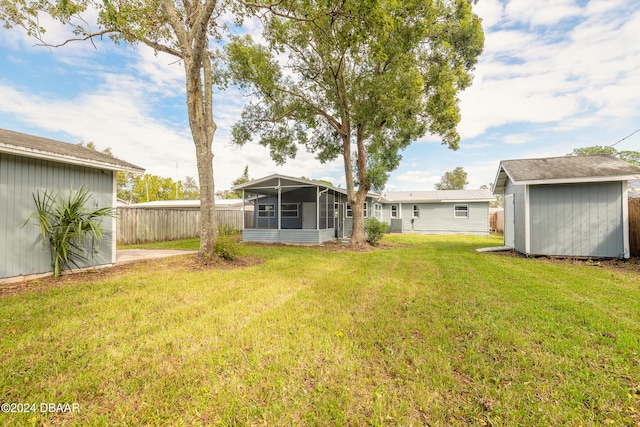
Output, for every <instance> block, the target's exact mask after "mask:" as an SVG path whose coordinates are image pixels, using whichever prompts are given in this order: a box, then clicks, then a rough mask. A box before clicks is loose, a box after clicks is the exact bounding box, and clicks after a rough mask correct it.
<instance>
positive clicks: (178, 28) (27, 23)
mask: <svg viewBox="0 0 640 427" xmlns="http://www.w3.org/2000/svg"><path fill="white" fill-rule="evenodd" d="M91 10H96V11H98V18H97V23H96V24H97V27H96V28H95V29H94V28H93V26H92V23H91V22H90V21H88V20H85V19H84V18H83V15H84V14H85V12H89V11H91ZM41 13H46V14H48V15H50V16H51V17H52V18H54V19H56V20H58V21H59V22H61V23H63V24H65V25H69V26H70V27H71V28H72V30H73V35H71V34H70V37H69V39H68V40H66V41H65V42H64V43H62V44H66V43H68V42H69V41H73V40H91V41H93V39H94V38H96V37H102V36H104V35H108V37H110V38H111V39H112V40H113V41H114V42H116V43H118V42H127V43H130V44H136V43H143V44H145V45H147V46H149V47H151V48H152V49H154V50H155V51H158V52H164V53H167V54H169V55H171V56H173V57H175V58H177V59H179V60H180V61H181V63H182V64H183V66H184V72H185V77H186V79H185V81H186V102H187V110H188V115H189V126H190V128H191V133H192V136H193V142H194V144H195V147H196V157H197V166H198V179H199V181H200V196H201V215H200V251H199V254H200V258H201V259H202V260H206V259H208V258H210V257H213V256H214V254H215V253H214V250H213V248H214V243H215V240H216V232H217V227H216V224H215V206H214V197H213V195H214V181H213V152H212V143H213V136H214V133H215V131H216V123H215V122H214V119H213V107H212V94H213V93H212V91H213V83H214V82H213V73H212V60H213V59H214V55H213V52H212V50H211V49H210V46H209V42H210V40H211V39H212V38H216V37H218V36H219V34H220V29H221V27H220V26H219V25H218V22H217V19H216V18H217V17H218V16H219V15H220V13H222V0H201V1H195V2H191V1H189V0H181V1H176V0H142V1H133V0H1V1H0V19H2V20H3V21H4V22H5V26H8V27H11V26H14V25H17V26H20V27H23V28H24V29H26V30H27V32H28V33H29V35H31V36H33V37H36V38H37V39H38V40H40V41H41V43H42V44H45V45H48V46H51V45H50V44H48V43H47V42H46V41H45V39H44V37H43V33H44V29H43V28H41V27H40V21H39V15H40V14H41ZM87 14H89V15H90V13H87Z"/></svg>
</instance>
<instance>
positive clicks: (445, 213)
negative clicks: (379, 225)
mask: <svg viewBox="0 0 640 427" xmlns="http://www.w3.org/2000/svg"><path fill="white" fill-rule="evenodd" d="M494 200H495V197H493V195H491V193H490V192H489V191H487V190H484V189H478V190H432V191H398V192H386V193H382V194H381V199H380V200H379V201H378V203H379V204H380V210H381V212H380V215H379V219H381V220H382V221H384V222H386V223H388V224H389V231H390V232H391V233H411V232H413V233H422V234H470V235H480V236H486V235H488V234H489V232H490V230H489V204H490V202H492V201H494ZM376 209H377V208H376V207H375V206H374V212H376Z"/></svg>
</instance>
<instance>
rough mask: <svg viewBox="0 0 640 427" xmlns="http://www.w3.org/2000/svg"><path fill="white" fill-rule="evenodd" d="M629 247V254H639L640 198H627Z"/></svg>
mask: <svg viewBox="0 0 640 427" xmlns="http://www.w3.org/2000/svg"><path fill="white" fill-rule="evenodd" d="M629 247H630V250H631V256H640V199H629Z"/></svg>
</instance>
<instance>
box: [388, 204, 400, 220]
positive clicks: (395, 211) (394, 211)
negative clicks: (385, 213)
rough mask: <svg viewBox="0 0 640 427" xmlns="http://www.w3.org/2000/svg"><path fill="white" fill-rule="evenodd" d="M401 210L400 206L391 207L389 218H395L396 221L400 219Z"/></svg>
mask: <svg viewBox="0 0 640 427" xmlns="http://www.w3.org/2000/svg"><path fill="white" fill-rule="evenodd" d="M394 208H395V209H394ZM399 212H400V211H399V209H398V205H391V207H390V211H389V218H393V219H396V218H398V217H399V216H398V214H399Z"/></svg>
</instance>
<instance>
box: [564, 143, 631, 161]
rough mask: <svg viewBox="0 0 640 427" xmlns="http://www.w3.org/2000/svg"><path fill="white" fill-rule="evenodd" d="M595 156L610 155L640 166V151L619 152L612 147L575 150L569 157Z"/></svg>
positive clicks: (594, 146)
mask: <svg viewBox="0 0 640 427" xmlns="http://www.w3.org/2000/svg"><path fill="white" fill-rule="evenodd" d="M593 154H609V155H610V156H614V157H617V158H619V159H621V160H624V161H625V162H629V163H633V164H634V165H638V166H640V151H629V150H623V151H618V150H616V149H615V148H613V147H612V146H602V145H592V146H589V147H583V148H574V149H573V151H572V152H571V153H569V154H567V156H590V155H593Z"/></svg>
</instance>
